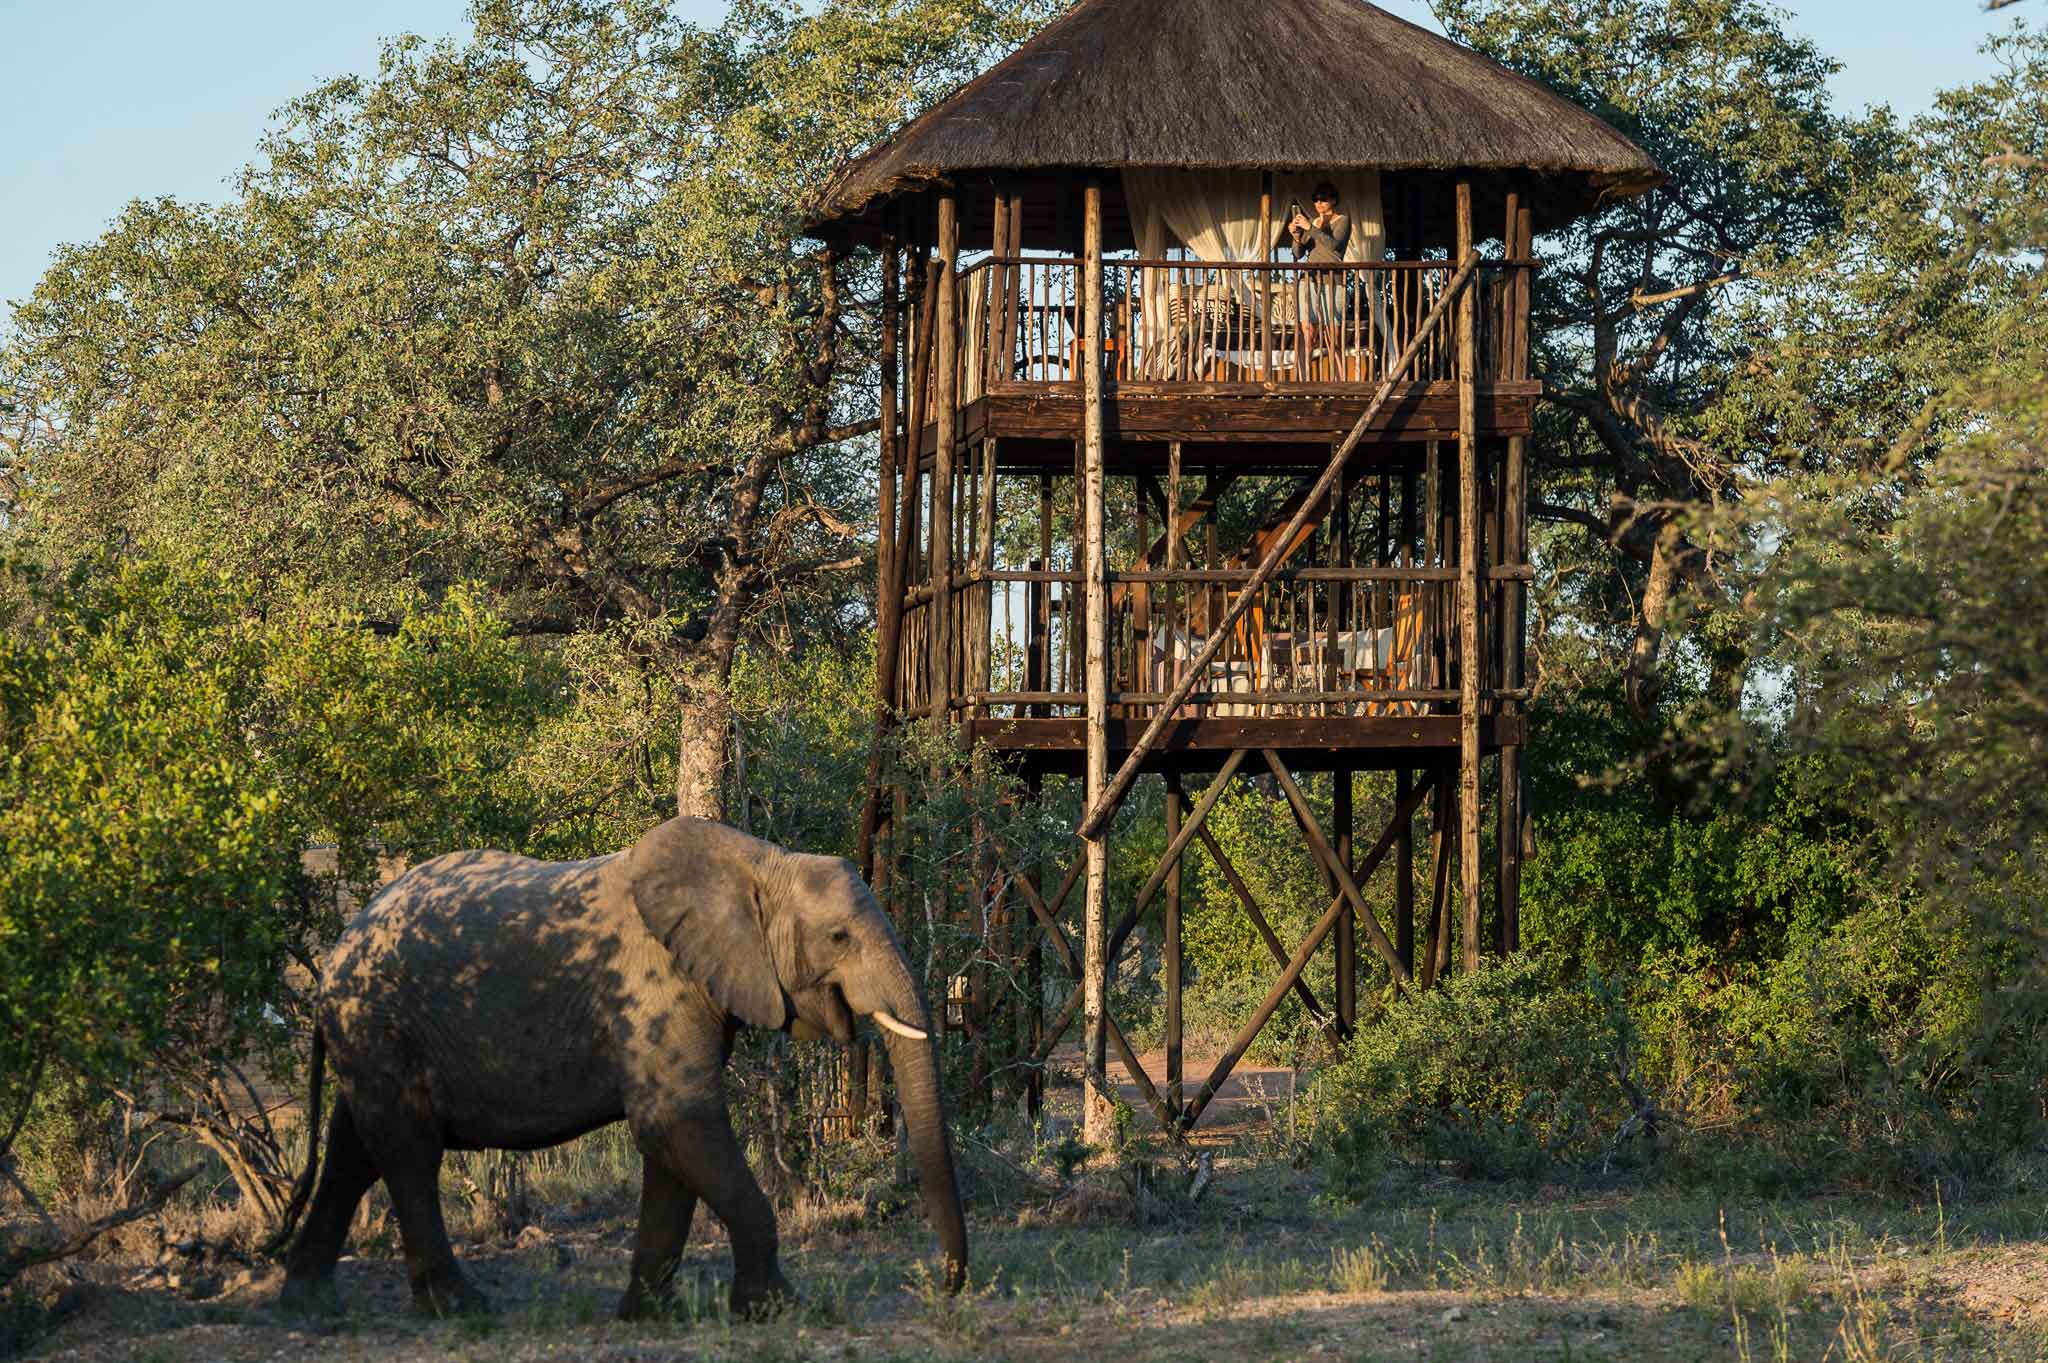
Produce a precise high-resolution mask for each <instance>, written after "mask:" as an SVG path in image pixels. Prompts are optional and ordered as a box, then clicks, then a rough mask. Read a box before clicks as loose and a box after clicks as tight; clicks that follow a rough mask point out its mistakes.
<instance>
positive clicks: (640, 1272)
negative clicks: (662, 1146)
mask: <svg viewBox="0 0 2048 1363" xmlns="http://www.w3.org/2000/svg"><path fill="white" fill-rule="evenodd" d="M644 1163H645V1168H644V1170H643V1172H642V1174H641V1179H640V1226H639V1229H638V1230H636V1231H635V1232H634V1236H633V1280H632V1281H631V1282H630V1283H628V1284H627V1285H626V1295H625V1296H624V1297H623V1298H621V1299H620V1301H619V1319H620V1320H644V1319H645V1318H647V1317H648V1316H651V1315H654V1314H656V1312H657V1311H658V1310H659V1309H660V1308H661V1306H662V1304H663V1303H665V1302H666V1301H667V1300H668V1299H669V1293H670V1288H671V1287H672V1286H673V1284H674V1281H675V1274H676V1265H677V1264H678V1263H680V1262H681V1261H682V1257H683V1247H684V1245H686V1244H687V1243H688V1242H689V1239H690V1222H691V1221H692V1220H693V1219H694V1218H695V1217H696V1215H697V1194H696V1192H695V1191H693V1190H692V1189H691V1187H690V1186H689V1185H688V1184H687V1183H685V1182H684V1181H683V1180H682V1179H681V1178H680V1177H678V1176H677V1175H676V1174H674V1173H671V1172H670V1171H669V1169H668V1168H667V1167H666V1166H665V1165H664V1164H663V1163H662V1162H661V1160H660V1159H658V1158H655V1157H653V1156H649V1157H648V1158H647V1159H646V1160H645V1162H644Z"/></svg>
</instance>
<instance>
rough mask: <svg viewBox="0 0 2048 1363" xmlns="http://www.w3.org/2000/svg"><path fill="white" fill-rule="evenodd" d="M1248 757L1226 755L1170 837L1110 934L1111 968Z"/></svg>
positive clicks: (1236, 753) (1238, 753)
mask: <svg viewBox="0 0 2048 1363" xmlns="http://www.w3.org/2000/svg"><path fill="white" fill-rule="evenodd" d="M1244 758H1245V754H1244V750H1243V749H1237V750H1235V751H1233V752H1232V753H1231V754H1230V756H1228V757H1226V758H1224V759H1223V766H1222V767H1221V768H1220V769H1219V770H1218V771H1217V773H1216V777H1215V779H1214V780H1212V781H1211V782H1209V787H1208V789H1206V790H1204V791H1203V792H1202V798H1201V799H1199V800H1197V801H1195V808H1194V812H1193V813H1192V814H1191V815H1189V816H1188V819H1187V822H1186V823H1185V824H1183V825H1182V826H1181V827H1180V828H1179V829H1178V830H1177V831H1176V832H1175V833H1174V835H1173V837H1172V838H1171V839H1169V840H1168V842H1167V844H1166V855H1165V856H1163V857H1161V858H1160V859H1159V864H1158V865H1157V866H1154V867H1153V868H1152V874H1151V875H1149V876H1147V877H1145V883H1144V884H1143V885H1141V886H1139V887H1138V893H1137V895H1136V896H1135V897H1134V898H1133V899H1132V900H1131V907H1130V908H1128V909H1126V910H1124V915H1123V917H1122V918H1120V919H1118V920H1117V925H1116V928H1115V930H1114V931H1113V932H1111V933H1110V937H1109V968H1110V969H1112V970H1114V969H1116V961H1117V957H1118V956H1120V955H1122V954H1123V947H1124V942H1125V941H1126V940H1127V939H1128V938H1129V937H1130V935H1131V929H1132V928H1134V927H1136V926H1137V924H1138V918H1139V917H1140V915H1142V914H1143V913H1144V912H1145V907H1146V906H1147V905H1148V904H1150V903H1151V902H1152V896H1153V895H1155V894H1158V893H1159V887H1160V886H1161V885H1163V884H1165V883H1166V878H1167V876H1168V875H1170V874H1172V871H1173V868H1174V867H1176V866H1178V865H1180V859H1181V854H1182V853H1184V852H1186V851H1187V846H1188V843H1190V842H1192V841H1193V840H1194V837H1195V834H1196V832H1197V831H1199V830H1200V829H1201V827H1202V826H1203V825H1204V824H1206V823H1207V822H1208V821H1209V811H1210V810H1212V809H1214V808H1216V802H1217V801H1218V800H1221V799H1222V798H1223V794H1224V792H1225V791H1227V790H1228V789H1229V788H1230V778H1231V777H1233V776H1235V775H1236V774H1237V769H1238V768H1239V767H1241V766H1243V765H1244Z"/></svg>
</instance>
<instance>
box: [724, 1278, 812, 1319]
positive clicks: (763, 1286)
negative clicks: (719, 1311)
mask: <svg viewBox="0 0 2048 1363" xmlns="http://www.w3.org/2000/svg"><path fill="white" fill-rule="evenodd" d="M802 1304H803V1298H801V1297H799V1296H798V1295H797V1293H796V1288H795V1287H793V1286H792V1285H791V1284H790V1281H789V1279H787V1278H785V1277H783V1276H782V1273H781V1271H780V1270H773V1271H771V1273H770V1274H769V1275H768V1276H765V1277H762V1278H756V1279H749V1280H746V1281H740V1280H738V1279H735V1280H734V1282H733V1285H732V1313H733V1315H734V1317H736V1318H738V1319H741V1320H766V1319H769V1318H771V1317H773V1316H777V1315H780V1314H781V1313H782V1312H784V1311H787V1310H789V1309H790V1308H792V1307H795V1306H800V1305H802Z"/></svg>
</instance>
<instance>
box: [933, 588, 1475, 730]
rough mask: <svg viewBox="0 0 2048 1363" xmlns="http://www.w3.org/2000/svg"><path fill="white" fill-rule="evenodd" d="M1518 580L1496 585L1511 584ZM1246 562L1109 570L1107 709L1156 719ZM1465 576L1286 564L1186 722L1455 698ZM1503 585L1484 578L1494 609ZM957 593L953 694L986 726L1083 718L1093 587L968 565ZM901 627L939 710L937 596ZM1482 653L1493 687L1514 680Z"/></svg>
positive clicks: (1235, 635)
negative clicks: (1085, 615) (1087, 603)
mask: <svg viewBox="0 0 2048 1363" xmlns="http://www.w3.org/2000/svg"><path fill="white" fill-rule="evenodd" d="M1511 575H1512V574H1511V573H1505V572H1501V571H1498V570H1497V571H1496V572H1494V573H1492V574H1489V575H1488V576H1489V577H1491V578H1494V579H1504V578H1505V577H1507V576H1511ZM1250 577H1251V570H1250V569H1249V568H1220V569H1178V570H1161V571H1149V572H1148V571H1136V572H1113V573H1111V574H1110V575H1109V581H1110V587H1111V594H1110V613H1111V618H1110V624H1109V630H1108V636H1109V678H1110V696H1109V702H1110V706H1111V713H1112V714H1114V715H1119V716H1123V717H1127V718H1149V717H1150V716H1151V715H1152V714H1154V713H1155V712H1156V711H1157V709H1158V707H1159V704H1160V703H1161V702H1162V701H1164V700H1165V699H1166V698H1167V693H1168V691H1169V690H1170V689H1171V688H1172V687H1173V685H1174V684H1175V683H1176V682H1178V681H1179V680H1180V679H1181V677H1182V676H1183V675H1184V674H1185V670H1186V668H1187V665H1188V662H1189V660H1190V659H1192V658H1194V657H1195V655H1196V654H1197V653H1199V652H1200V651H1201V646H1202V645H1203V644H1204V643H1205V642H1206V641H1207V637H1208V633H1209V629H1210V622H1211V621H1215V620H1220V619H1221V618H1222V617H1223V613H1224V607H1225V606H1226V604H1227V602H1228V600H1229V598H1230V596H1231V595H1232V594H1233V593H1232V588H1233V587H1234V586H1237V585H1240V584H1243V583H1244V582H1246V581H1247V580H1249V578H1250ZM1456 579H1457V572H1456V570H1455V569H1453V568H1446V567H1436V568H1411V567H1365V568H1327V567H1302V568H1283V569H1281V570H1280V571H1279V572H1277V573H1276V574H1275V575H1274V577H1273V579H1272V581H1270V582H1269V583H1267V585H1266V586H1265V588H1264V589H1263V590H1262V591H1261V593H1260V598H1259V600H1258V602H1257V603H1256V604H1255V605H1254V606H1253V608H1252V609H1251V610H1250V611H1249V612H1247V613H1246V615H1245V616H1244V618H1243V619H1242V620H1241V621H1239V622H1238V624H1237V625H1235V626H1234V627H1233V628H1232V629H1231V631H1230V637H1229V638H1228V639H1227V640H1226V641H1225V642H1224V645H1223V647H1222V649H1221V651H1220V652H1219V653H1218V654H1217V655H1216V657H1215V659H1214V660H1212V661H1211V662H1210V663H1209V664H1208V666H1207V667H1206V669H1205V671H1204V675H1203V676H1202V677H1201V678H1200V679H1199V680H1198V681H1197V684H1196V689H1195V691H1194V692H1193V693H1192V694H1191V695H1190V696H1189V697H1188V701H1187V703H1186V704H1185V705H1183V706H1182V707H1181V709H1180V710H1179V711H1178V712H1177V717H1184V718H1190V719H1200V718H1207V717H1230V716H1237V717H1251V718H1309V717H1350V716H1364V715H1418V714H1425V713H1430V712H1432V711H1442V710H1446V709H1448V708H1450V707H1452V706H1453V705H1454V703H1455V702H1456V700H1457V699H1458V694H1459V693H1458V689H1457V670H1456V669H1457V664H1458V658H1457V633H1458V630H1457V610H1456V598H1457V581H1456ZM1499 586H1500V581H1499V580H1495V581H1490V582H1488V583H1487V584H1486V587H1485V591H1484V595H1485V596H1486V597H1487V598H1489V600H1490V599H1491V598H1492V597H1494V596H1496V595H1497V594H1498V590H1499ZM955 587H956V590H955V591H953V592H952V593H950V594H949V595H950V598H951V601H952V606H951V608H950V610H951V615H952V620H951V628H950V629H949V630H948V632H947V633H948V637H949V638H950V639H952V640H953V641H954V646H953V649H952V656H951V658H950V659H949V660H947V662H946V664H945V665H946V666H947V668H948V671H949V674H950V675H949V676H948V678H947V679H946V680H947V683H948V684H947V685H946V686H945V688H944V690H945V693H946V694H947V695H949V696H950V697H951V698H952V699H951V705H952V707H953V708H954V709H960V710H966V711H969V712H970V713H972V714H973V715H974V716H975V717H977V718H991V719H1002V718H1019V719H1021V718H1077V717H1080V716H1082V715H1084V714H1085V713H1086V697H1085V694H1084V691H1083V681H1082V678H1083V659H1082V648H1083V642H1084V638H1085V633H1086V631H1085V627H1084V621H1083V619H1082V610H1083V607H1082V604H1081V603H1082V599H1083V598H1082V579H1081V575H1080V574H1078V573H1073V572H1059V571H1046V570H1043V569H1036V568H1034V569H1004V568H993V569H987V570H970V571H968V572H967V573H965V574H962V575H961V576H959V577H958V578H956V579H955ZM906 606H907V609H906V611H905V614H904V619H903V635H902V647H903V650H904V652H903V663H902V671H901V677H902V683H903V687H904V696H903V702H904V708H905V710H906V711H907V712H908V713H910V714H929V713H931V709H932V701H933V697H934V695H935V694H937V692H938V690H939V688H938V687H935V686H934V684H933V683H934V681H935V678H934V676H933V672H932V667H933V660H932V658H931V629H932V624H933V609H934V608H933V601H932V593H931V590H930V588H929V587H928V586H927V587H925V588H923V589H920V590H918V591H914V592H913V593H912V594H911V597H910V599H909V601H908V602H907V603H906ZM1496 655H1497V650H1483V651H1482V657H1481V659H1480V663H1481V668H1482V676H1481V686H1482V689H1483V690H1484V691H1486V692H1489V693H1496V694H1497V693H1498V688H1499V687H1500V686H1501V685H1502V684H1503V679H1502V677H1501V675H1500V669H1499V659H1498V657H1497V656H1496Z"/></svg>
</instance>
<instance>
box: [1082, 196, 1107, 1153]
mask: <svg viewBox="0 0 2048 1363" xmlns="http://www.w3.org/2000/svg"><path fill="white" fill-rule="evenodd" d="M1081 401H1082V406H1083V410H1082V419H1081V477H1082V491H1081V502H1082V545H1081V553H1082V559H1083V563H1082V575H1083V578H1084V581H1085V583H1086V589H1085V590H1086V596H1087V601H1088V637H1087V643H1086V649H1085V654H1084V666H1085V668H1086V678H1085V680H1086V688H1087V696H1088V759H1087V760H1088V768H1087V771H1088V775H1087V800H1088V807H1089V808H1090V809H1091V810H1096V809H1107V810H1111V811H1113V810H1114V807H1115V801H1114V800H1111V799H1108V798H1107V790H1106V786H1107V780H1108V774H1109V734H1108V731H1107V730H1106V729H1105V728H1104V727H1103V725H1104V724H1105V723H1107V722H1108V719H1109V584H1108V580H1107V579H1106V578H1105V577H1104V576H1103V574H1104V573H1105V572H1106V571H1107V568H1108V564H1107V562H1106V561H1105V553H1106V550H1105V548H1104V538H1103V502H1102V499H1103V486H1102V460H1103V448H1102V443H1103V421H1102V186H1101V184H1099V183H1097V182H1095V181H1092V180H1091V181H1090V182H1089V183H1088V185H1087V187H1086V189H1085V190H1083V192H1082V211H1081ZM1082 841H1083V843H1084V844H1085V846H1084V848H1083V851H1084V853H1085V855H1086V858H1087V862H1088V885H1087V890H1086V892H1085V893H1086V896H1087V898H1086V900H1085V905H1086V916H1085V920H1084V921H1085V925H1086V928H1085V931H1086V936H1085V940H1084V943H1083V945H1084V950H1083V952H1082V957H1083V960H1082V976H1081V983H1082V991H1083V996H1082V1020H1083V1049H1084V1051H1085V1052H1086V1055H1087V1059H1088V1067H1089V1069H1090V1071H1091V1073H1090V1075H1089V1076H1088V1078H1089V1081H1090V1082H1089V1083H1088V1084H1087V1086H1086V1091H1085V1093H1084V1095H1083V1100H1082V1105H1081V1139H1082V1140H1084V1141H1086V1142H1087V1143H1088V1144H1090V1145H1095V1146H1100V1147H1103V1148H1105V1149H1106V1148H1108V1146H1109V1143H1110V1141H1111V1139H1112V1136H1113V1132H1112V1130H1111V1125H1110V1123H1111V1114H1112V1111H1113V1106H1112V1105H1113V1103H1114V1101H1115V1098H1116V1095H1115V1094H1113V1093H1111V1092H1109V1091H1107V1089H1106V1088H1104V1087H1103V1086H1102V1085H1101V1084H1100V1083H1099V1082H1097V1081H1098V1080H1099V1076H1100V1075H1101V1072H1102V1069H1103V1062H1104V1059H1105V1055H1106V1049H1105V1048H1106V1042H1107V1037H1106V1034H1105V1030H1104V1022H1105V1019H1106V1018H1107V1016H1108V1008H1107V999H1106V998H1105V994H1106V991H1107V989H1108V986H1109V980H1108V978H1107V976H1108V970H1109V956H1108V953H1107V950H1106V948H1107V946H1108V937H1107V928H1108V926H1109V921H1108V907H1109V819H1108V817H1107V816H1106V815H1105V817H1103V818H1100V819H1096V820H1094V821H1092V823H1091V824H1090V825H1089V826H1088V827H1086V828H1084V829H1083V830H1082Z"/></svg>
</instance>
